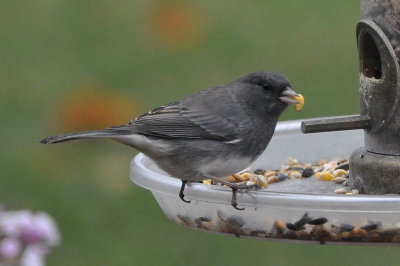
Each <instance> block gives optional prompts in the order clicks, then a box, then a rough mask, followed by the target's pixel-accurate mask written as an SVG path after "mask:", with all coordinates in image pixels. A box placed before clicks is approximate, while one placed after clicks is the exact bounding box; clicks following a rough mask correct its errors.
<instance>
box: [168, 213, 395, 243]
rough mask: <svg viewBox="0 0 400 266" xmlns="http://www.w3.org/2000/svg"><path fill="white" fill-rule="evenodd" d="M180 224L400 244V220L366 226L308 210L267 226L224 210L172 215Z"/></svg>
mask: <svg viewBox="0 0 400 266" xmlns="http://www.w3.org/2000/svg"><path fill="white" fill-rule="evenodd" d="M172 220H174V221H175V222H176V223H178V224H180V225H184V226H189V227H193V228H197V229H202V230H207V231H216V232H222V233H227V234H232V235H234V236H236V237H241V236H250V237H258V238H279V239H289V240H309V241H318V242H319V243H320V244H325V243H326V242H376V243H400V223H399V224H396V225H391V226H386V228H384V227H383V226H382V224H381V223H380V222H371V221H369V222H368V223H367V224H364V225H359V224H357V225H352V224H346V223H342V224H340V223H338V221H334V222H333V223H329V221H328V219H327V218H326V217H317V218H315V217H312V216H310V215H309V214H308V213H307V212H306V213H305V214H304V215H303V216H302V217H301V218H300V219H298V220H297V221H295V222H293V221H287V222H284V221H281V220H275V221H271V222H270V223H269V224H268V225H267V224H266V225H265V226H264V227H258V228H257V227H251V225H248V224H246V222H245V220H244V219H243V218H242V217H240V216H229V215H227V214H225V213H223V212H222V211H221V210H218V211H217V216H216V217H215V218H214V219H213V218H209V217H199V218H191V217H189V216H185V215H177V216H175V217H173V218H172Z"/></svg>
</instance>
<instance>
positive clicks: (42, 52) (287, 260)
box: [0, 0, 400, 265]
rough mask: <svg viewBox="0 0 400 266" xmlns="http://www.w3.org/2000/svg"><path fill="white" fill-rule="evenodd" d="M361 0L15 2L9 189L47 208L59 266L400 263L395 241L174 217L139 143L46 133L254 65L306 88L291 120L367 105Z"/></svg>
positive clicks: (5, 92) (6, 103) (4, 86)
mask: <svg viewBox="0 0 400 266" xmlns="http://www.w3.org/2000/svg"><path fill="white" fill-rule="evenodd" d="M359 10H360V3H359V1H348V0H337V1H317V0H314V1H311V0H308V1H295V0H290V1H289V0H287V1H256V0H252V1H238V0H229V1H228V0H221V1H196V2H194V1H192V2H189V1H154V0H150V1H149V0H136V1H101V0H99V1H77V0H75V1H72V0H70V1H66V0H53V1H49V0H47V1H45V0H38V1H1V2H0V121H1V131H0V138H1V142H0V145H1V151H2V155H1V160H0V175H1V176H0V201H1V202H3V203H4V204H5V205H6V206H7V207H8V208H9V209H23V208H30V209H33V210H43V211H46V212H48V213H49V214H50V215H52V216H53V217H54V218H55V219H56V220H57V222H58V224H59V227H60V230H61V233H62V236H63V242H62V245H61V246H60V247H58V248H56V249H55V250H54V252H53V254H52V255H51V256H50V257H49V259H48V264H49V265H155V264H157V265H246V264H249V265H253V264H264V265H294V264H296V265H321V264H324V265H346V264H349V265H350V264H351V265H355V264H367V265H373V264H378V263H379V264H382V265H389V264H393V265H395V264H397V263H398V261H399V258H400V256H399V255H398V250H397V248H395V247H360V246H358V247H353V246H319V245H309V244H292V243H281V242H270V241H258V240H248V239H236V238H234V237H226V236H219V235H212V234H208V233H204V232H197V231H194V230H190V229H187V228H184V227H180V226H177V225H175V224H173V223H171V222H169V221H168V220H167V219H166V218H165V217H164V215H163V213H162V212H161V210H160V209H159V207H158V205H157V204H156V202H155V200H154V199H153V198H152V195H151V194H150V192H148V191H146V190H144V189H142V188H139V187H137V186H136V185H134V184H133V183H132V182H131V181H130V180H129V163H130V160H131V159H132V157H133V156H134V155H135V151H134V150H133V149H131V148H129V147H127V146H123V145H115V143H113V142H109V141H88V142H80V143H70V144H66V145H54V146H48V145H47V146H45V145H40V144H38V140H40V139H41V138H43V137H45V136H48V135H52V134H57V133H62V132H67V131H76V130H84V129H89V128H91V129H93V128H102V127H106V126H110V125H115V124H120V123H126V122H128V121H129V120H130V119H131V118H133V117H135V116H136V115H138V114H140V113H142V112H145V111H147V110H148V109H150V108H153V107H156V106H158V105H161V104H164V103H167V102H170V101H174V100H176V99H178V98H180V97H182V96H185V95H186V94H188V93H190V92H193V91H197V90H200V89H203V88H206V87H211V86H214V85H218V84H224V83H227V82H230V81H232V80H233V79H236V78H238V77H240V76H242V75H245V74H248V73H250V72H253V71H258V70H267V71H275V72H279V73H282V74H284V75H285V76H287V77H289V79H290V80H291V81H292V84H293V86H294V88H295V89H296V91H298V92H301V93H302V94H304V95H305V98H306V105H305V108H304V109H303V111H302V112H300V113H295V112H294V110H293V109H294V108H289V109H288V110H287V111H286V112H285V114H284V115H283V117H282V120H287V119H300V118H307V117H318V116H328V115H342V114H353V113H357V112H358V93H357V91H358V89H357V88H358V63H357V50H356V40H355V25H356V23H357V22H358V21H359V19H360V11H359Z"/></svg>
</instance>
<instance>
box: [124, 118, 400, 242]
mask: <svg viewBox="0 0 400 266" xmlns="http://www.w3.org/2000/svg"><path fill="white" fill-rule="evenodd" d="M300 123H301V121H285V122H280V123H278V125H277V127H276V131H275V134H274V136H273V138H272V140H271V142H270V144H269V145H268V147H267V149H266V151H265V152H264V153H263V154H262V155H261V156H260V158H259V159H258V160H257V161H256V162H254V163H253V165H251V169H253V170H255V169H257V168H263V169H280V168H281V164H282V163H284V162H286V160H287V158H288V157H293V158H296V159H297V160H298V161H299V162H302V163H308V162H311V163H312V162H316V161H318V160H321V159H326V160H332V159H337V158H349V156H350V154H351V152H352V151H353V150H354V149H356V148H358V147H360V146H363V145H364V137H363V131H361V130H352V131H339V132H329V133H316V134H307V135H305V134H302V133H301V131H300ZM130 175H131V180H132V181H133V182H134V183H136V184H137V185H139V186H141V187H143V188H146V189H148V190H150V191H151V192H152V193H153V195H154V197H155V198H156V200H157V202H158V204H159V205H160V207H161V209H162V210H163V211H164V213H165V215H166V216H167V217H168V218H169V219H170V220H171V221H173V222H175V223H177V224H180V225H185V226H189V227H192V228H196V229H200V230H207V231H210V232H215V233H225V234H230V235H235V236H238V237H239V236H241V237H256V238H258V239H287V240H300V241H307V242H316V243H332V242H335V243H346V242H350V243H355V242H357V243H371V244H372V243H376V244H377V243H390V244H397V243H400V196H398V195H339V194H335V193H334V190H335V188H337V187H338V186H339V185H336V184H335V183H333V182H326V181H320V180H316V179H315V178H314V177H311V178H307V179H291V180H287V181H283V182H278V183H274V184H272V185H270V186H269V187H267V188H264V189H251V190H248V191H242V192H238V195H237V196H238V197H237V202H238V206H240V207H245V210H242V211H240V210H236V209H234V208H233V207H232V206H231V203H230V201H231V197H232V191H231V189H230V188H227V187H222V186H212V185H205V184H202V183H188V184H187V186H186V188H185V199H188V200H191V203H185V202H183V201H182V200H181V199H180V198H179V197H178V194H179V190H180V187H181V180H180V179H177V178H174V177H171V176H169V175H167V174H166V173H165V172H163V171H162V170H160V169H159V168H158V167H157V166H156V165H155V164H154V162H153V161H152V160H151V159H149V158H148V157H146V156H145V155H143V154H139V155H137V156H136V157H135V158H134V159H133V160H132V163H131V174H130ZM306 213H307V215H308V216H309V217H312V218H313V219H317V218H326V219H327V222H326V223H325V224H323V225H312V224H305V225H304V227H301V226H299V227H301V228H298V230H297V231H295V230H290V229H288V228H287V227H286V224H287V223H292V224H295V222H296V221H298V220H299V219H300V218H301V217H303V215H305V214H306ZM320 220H324V219H320Z"/></svg>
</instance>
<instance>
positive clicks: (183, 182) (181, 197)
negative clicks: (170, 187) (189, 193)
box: [179, 180, 191, 203]
mask: <svg viewBox="0 0 400 266" xmlns="http://www.w3.org/2000/svg"><path fill="white" fill-rule="evenodd" d="M187 182H188V181H187V180H182V186H181V190H180V191H179V198H180V199H181V200H182V201H183V202H186V203H190V202H191V200H185V194H183V191H184V190H185V185H186V183H187Z"/></svg>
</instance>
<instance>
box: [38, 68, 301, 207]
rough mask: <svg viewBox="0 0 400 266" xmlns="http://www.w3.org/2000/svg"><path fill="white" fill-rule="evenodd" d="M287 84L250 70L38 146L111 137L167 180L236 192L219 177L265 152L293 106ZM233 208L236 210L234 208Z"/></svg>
mask: <svg viewBox="0 0 400 266" xmlns="http://www.w3.org/2000/svg"><path fill="white" fill-rule="evenodd" d="M294 96H297V94H296V92H295V91H294V90H293V89H292V85H291V84H290V82H289V80H287V79H286V78H285V77H283V76H282V75H280V74H277V73H272V72H262V71H261V72H255V73H251V74H249V75H247V76H244V77H242V78H239V79H237V80H235V81H233V82H232V83H229V84H227V85H223V86H217V87H213V88H209V89H205V90H202V91H199V92H195V93H192V94H190V95H188V96H186V97H184V98H182V99H181V100H179V101H176V102H173V103H169V104H166V105H163V106H160V107H158V108H155V109H153V110H151V111H149V112H148V113H146V114H143V115H141V116H139V117H137V118H135V119H134V120H132V121H131V122H129V123H128V124H126V125H120V126H113V127H109V128H106V129H102V130H93V131H84V132H79V133H70V134H64V135H58V136H53V137H48V138H45V139H43V140H41V141H40V142H41V143H46V144H49V143H59V142H64V141H70V140H78V139H89V138H110V139H113V140H116V141H118V142H121V143H123V144H126V145H130V146H132V147H134V148H136V149H137V150H139V151H141V152H143V153H144V154H146V155H147V156H149V157H150V158H152V159H153V160H154V161H155V162H156V163H157V165H158V166H159V167H161V168H162V169H163V170H165V171H166V172H167V173H169V174H170V175H171V176H174V177H178V178H180V179H181V180H182V187H181V190H180V193H179V197H180V198H181V199H182V200H184V201H185V202H189V201H186V200H185V199H184V194H183V191H184V188H185V184H186V183H187V182H197V181H201V180H203V179H212V180H214V181H216V182H220V183H222V184H225V185H227V186H229V187H230V188H231V189H232V191H233V194H232V202H231V203H232V206H233V207H235V208H237V202H236V192H237V190H238V189H245V188H247V186H246V185H238V184H235V183H231V182H228V181H225V180H223V179H221V178H222V177H225V176H229V175H232V174H234V173H237V172H239V171H240V170H243V169H244V168H246V167H248V166H249V165H250V164H251V163H252V162H253V161H254V160H255V159H257V157H258V156H259V155H260V154H261V153H262V152H263V151H264V150H265V148H266V147H267V145H268V143H269V141H270V139H271V137H272V135H273V134H274V130H275V126H276V123H277V122H278V119H279V116H280V114H281V113H282V112H283V111H284V110H285V109H286V107H287V106H288V104H297V101H296V100H295V99H294ZM237 209H238V208H237Z"/></svg>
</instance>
